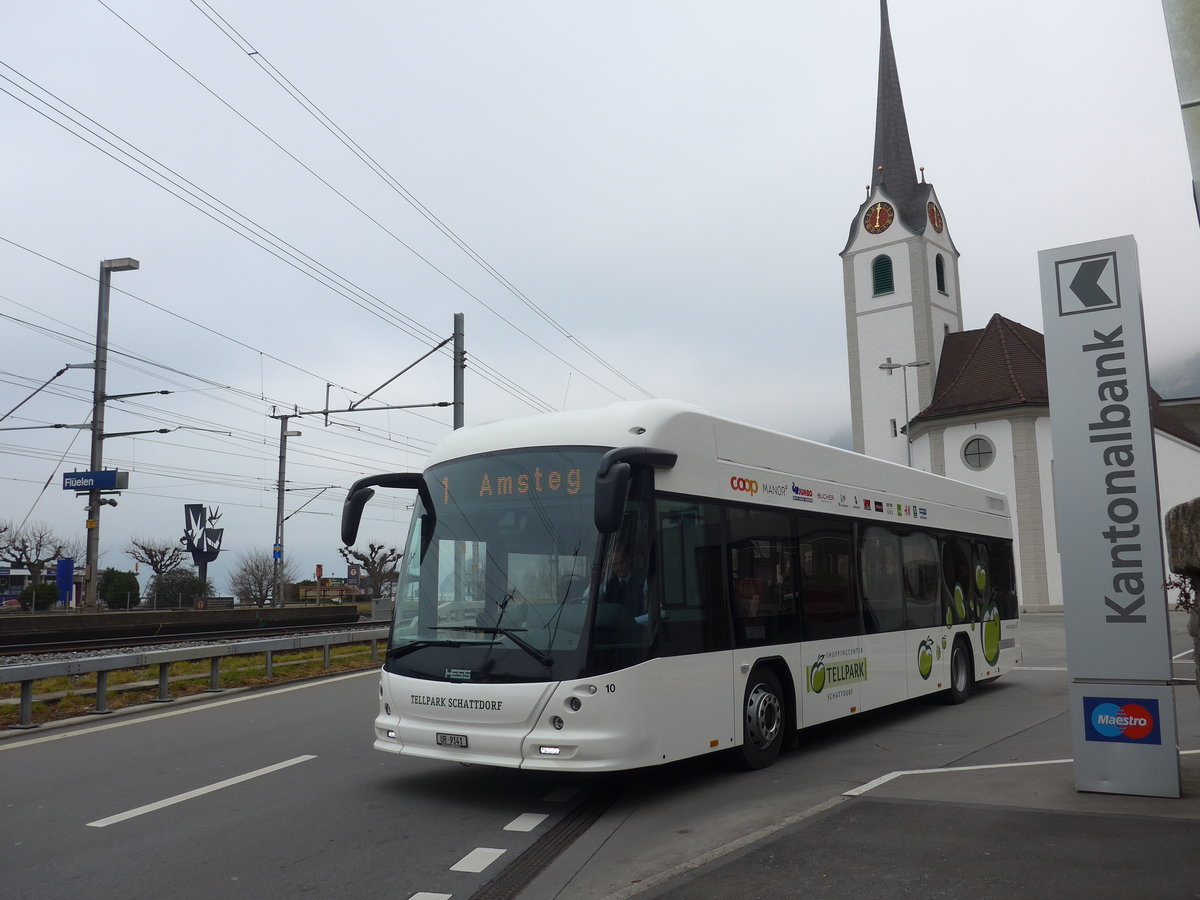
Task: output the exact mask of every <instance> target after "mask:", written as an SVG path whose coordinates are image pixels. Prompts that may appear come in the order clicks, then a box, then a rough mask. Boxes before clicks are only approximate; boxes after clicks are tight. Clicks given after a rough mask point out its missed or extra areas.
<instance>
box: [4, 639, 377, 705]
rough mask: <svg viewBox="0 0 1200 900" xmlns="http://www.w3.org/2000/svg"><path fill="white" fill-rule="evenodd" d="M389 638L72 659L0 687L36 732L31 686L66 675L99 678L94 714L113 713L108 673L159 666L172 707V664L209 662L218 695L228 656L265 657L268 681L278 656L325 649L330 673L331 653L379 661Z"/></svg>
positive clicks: (15, 669) (257, 643) (15, 676)
mask: <svg viewBox="0 0 1200 900" xmlns="http://www.w3.org/2000/svg"><path fill="white" fill-rule="evenodd" d="M387 635H388V629H387V628H371V629H364V630H360V631H339V632H326V633H323V634H304V635H294V636H292V637H281V638H270V639H267V640H253V641H233V642H231V643H228V644H212V645H209V646H205V647H181V648H179V649H177V650H151V651H149V652H146V653H122V654H119V655H114V656H94V657H90V658H88V659H70V660H59V661H54V662H38V663H27V664H25V665H20V666H0V684H14V683H18V682H19V683H20V685H21V720H20V722H19V723H18V724H17V725H14V726H11V727H13V728H36V727H37V726H36V725H35V724H34V723H33V683H34V682H35V681H40V680H41V679H43V678H58V677H61V676H64V675H86V674H90V673H92V672H95V673H96V708H95V709H94V710H92V711H93V712H94V713H99V714H103V713H107V712H111V710H110V709H109V708H108V673H109V672H113V671H117V670H119V669H144V668H146V667H147V666H155V665H156V666H158V698H157V701H156V702H163V703H165V702H167V701H169V700H170V699H171V698H170V695H169V693H168V687H169V679H170V674H169V671H170V667H171V663H177V662H184V661H187V660H197V659H211V660H212V664H211V670H210V674H209V686H208V688H207V692H212V693H218V692H220V691H221V690H223V688H222V687H221V670H220V665H221V660H222V659H223V658H225V657H228V656H252V655H256V654H259V653H262V654H265V655H266V661H267V673H266V674H267V677H268V678H270V677H271V676H272V674H273V673H274V668H273V667H274V655H275V654H276V653H280V652H288V651H295V650H311V649H312V648H314V647H321V648H322V649H323V651H324V653H323V655H322V666H323V667H324V668H326V669H328V668H329V648H330V647H336V646H339V645H342V644H362V643H366V642H370V644H371V659H372V660H374V659H376V658H377V657H378V655H379V642H380V641H381V640H385V639H386V638H387Z"/></svg>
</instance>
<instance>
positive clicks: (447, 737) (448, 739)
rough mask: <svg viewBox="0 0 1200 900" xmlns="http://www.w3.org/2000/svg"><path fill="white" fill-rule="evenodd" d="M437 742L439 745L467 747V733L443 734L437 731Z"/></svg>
mask: <svg viewBox="0 0 1200 900" xmlns="http://www.w3.org/2000/svg"><path fill="white" fill-rule="evenodd" d="M437 744H438V746H439V747H466V746H467V736H466V735H465V734H443V733H442V732H440V731H439V732H437Z"/></svg>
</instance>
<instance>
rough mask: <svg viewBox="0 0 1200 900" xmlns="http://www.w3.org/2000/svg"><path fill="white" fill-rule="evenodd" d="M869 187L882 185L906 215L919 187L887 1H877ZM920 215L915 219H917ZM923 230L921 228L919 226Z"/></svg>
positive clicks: (919, 219) (910, 208) (918, 220)
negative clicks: (876, 86)
mask: <svg viewBox="0 0 1200 900" xmlns="http://www.w3.org/2000/svg"><path fill="white" fill-rule="evenodd" d="M872 169H873V171H872V172H871V187H872V188H875V187H878V186H879V185H880V184H881V183H882V184H883V187H884V190H886V191H887V192H888V194H890V195H891V196H892V197H893V198H894V199H895V200H896V203H897V205H898V206H899V207H900V210H901V215H902V216H903V217H904V218H905V219H908V218H909V214H910V213H911V211H912V207H913V206H914V203H913V201H914V200H916V198H917V194H918V191H919V187H918V184H917V172H916V166H915V165H914V164H913V154H912V144H911V143H910V142H909V139H908V120H907V119H906V118H905V116H904V98H903V97H902V96H901V95H900V75H899V73H898V72H897V71H896V54H895V52H894V51H893V50H892V29H891V25H890V24H889V23H888V8H887V0H879V93H878V97H877V100H876V108H875V162H874V165H873V166H872ZM920 221H921V218H916V219H915V222H914V223H912V224H915V223H916V222H920ZM922 230H923V229H922Z"/></svg>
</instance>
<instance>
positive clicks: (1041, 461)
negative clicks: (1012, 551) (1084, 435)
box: [1036, 416, 1063, 608]
mask: <svg viewBox="0 0 1200 900" xmlns="http://www.w3.org/2000/svg"><path fill="white" fill-rule="evenodd" d="M1036 428H1037V443H1038V474H1039V476H1040V477H1041V481H1042V484H1041V489H1042V530H1043V534H1044V535H1045V539H1046V593H1047V595H1048V598H1049V603H1050V606H1051V607H1059V608H1061V607H1062V603H1063V582H1062V563H1061V561H1060V560H1059V557H1058V517H1057V514H1056V512H1055V507H1054V478H1053V469H1052V465H1053V462H1054V445H1053V444H1052V443H1051V439H1050V417H1049V416H1041V417H1039V418H1038V420H1037V425H1036Z"/></svg>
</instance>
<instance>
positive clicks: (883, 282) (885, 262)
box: [871, 256, 896, 296]
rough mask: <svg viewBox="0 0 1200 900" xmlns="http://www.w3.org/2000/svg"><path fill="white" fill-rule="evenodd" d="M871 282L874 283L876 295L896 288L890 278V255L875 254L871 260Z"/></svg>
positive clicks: (888, 292) (887, 292)
mask: <svg viewBox="0 0 1200 900" xmlns="http://www.w3.org/2000/svg"><path fill="white" fill-rule="evenodd" d="M871 283H872V284H873V285H874V290H875V294H876V296H878V295H879V294H890V293H892V292H893V291H894V290H895V289H896V286H895V282H894V281H893V279H892V258H891V257H890V256H877V257H875V258H874V259H873V260H871Z"/></svg>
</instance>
